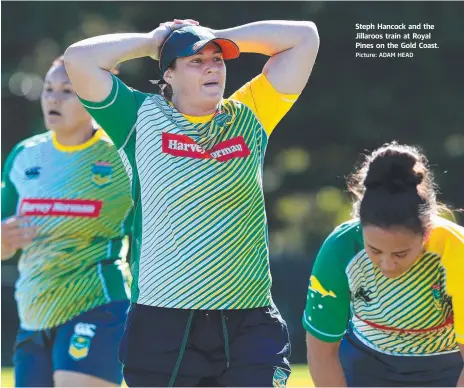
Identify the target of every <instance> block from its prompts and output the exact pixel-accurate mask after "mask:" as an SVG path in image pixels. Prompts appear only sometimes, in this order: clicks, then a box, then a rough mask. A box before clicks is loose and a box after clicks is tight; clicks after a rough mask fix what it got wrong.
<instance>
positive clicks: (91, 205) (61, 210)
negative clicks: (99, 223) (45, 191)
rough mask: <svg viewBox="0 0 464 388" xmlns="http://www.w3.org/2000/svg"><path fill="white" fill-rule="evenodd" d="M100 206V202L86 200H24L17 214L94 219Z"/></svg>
mask: <svg viewBox="0 0 464 388" xmlns="http://www.w3.org/2000/svg"><path fill="white" fill-rule="evenodd" d="M102 205H103V202H102V201H94V200H87V199H49V198H44V199H42V198H24V199H23V200H22V201H21V205H20V207H19V214H21V215H24V216H56V217H59V216H61V217H90V218H96V217H98V216H99V215H100V211H101V208H102Z"/></svg>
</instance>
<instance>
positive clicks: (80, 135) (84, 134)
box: [55, 124, 95, 146]
mask: <svg viewBox="0 0 464 388" xmlns="http://www.w3.org/2000/svg"><path fill="white" fill-rule="evenodd" d="M94 133H95V128H94V127H93V126H92V124H85V125H83V126H81V127H80V128H77V129H76V130H74V131H55V135H56V141H57V142H58V143H60V144H61V145H64V146H77V145H80V144H84V143H85V142H86V141H88V140H89V139H90V138H92V136H93V135H94Z"/></svg>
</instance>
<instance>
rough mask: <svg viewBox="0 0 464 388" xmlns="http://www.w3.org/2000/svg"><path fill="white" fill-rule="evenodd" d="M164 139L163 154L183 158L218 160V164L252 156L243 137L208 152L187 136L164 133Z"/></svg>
mask: <svg viewBox="0 0 464 388" xmlns="http://www.w3.org/2000/svg"><path fill="white" fill-rule="evenodd" d="M162 139H163V141H162V151H163V153H165V154H169V155H173V156H178V157H183V158H194V159H216V160H217V161H218V162H227V161H228V160H231V159H235V158H246V157H247V156H248V155H250V150H249V148H248V146H247V145H246V143H245V140H244V139H243V137H242V136H238V137H234V138H233V139H229V140H226V141H223V142H221V143H219V144H217V145H215V146H214V147H213V148H212V149H210V150H208V151H206V150H205V149H203V148H202V147H201V146H199V145H198V144H197V143H195V141H194V140H193V139H191V138H190V137H188V136H186V135H176V134H173V133H166V132H163V135H162Z"/></svg>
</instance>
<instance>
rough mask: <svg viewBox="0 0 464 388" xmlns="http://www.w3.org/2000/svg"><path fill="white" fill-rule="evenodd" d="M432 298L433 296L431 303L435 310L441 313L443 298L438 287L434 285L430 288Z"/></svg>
mask: <svg viewBox="0 0 464 388" xmlns="http://www.w3.org/2000/svg"><path fill="white" fill-rule="evenodd" d="M432 296H433V303H434V304H435V308H436V309H437V310H438V311H441V310H442V308H443V296H442V294H441V289H440V285H438V284H434V285H433V286H432Z"/></svg>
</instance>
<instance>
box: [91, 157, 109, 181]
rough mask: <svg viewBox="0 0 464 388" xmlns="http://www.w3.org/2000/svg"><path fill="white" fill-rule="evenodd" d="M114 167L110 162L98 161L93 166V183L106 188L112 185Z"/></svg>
mask: <svg viewBox="0 0 464 388" xmlns="http://www.w3.org/2000/svg"><path fill="white" fill-rule="evenodd" d="M112 175H113V167H112V166H111V163H109V162H102V161H98V162H96V163H95V164H94V165H93V166H92V181H93V183H95V184H96V185H97V186H98V187H105V186H108V185H109V184H110V183H111V178H112Z"/></svg>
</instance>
